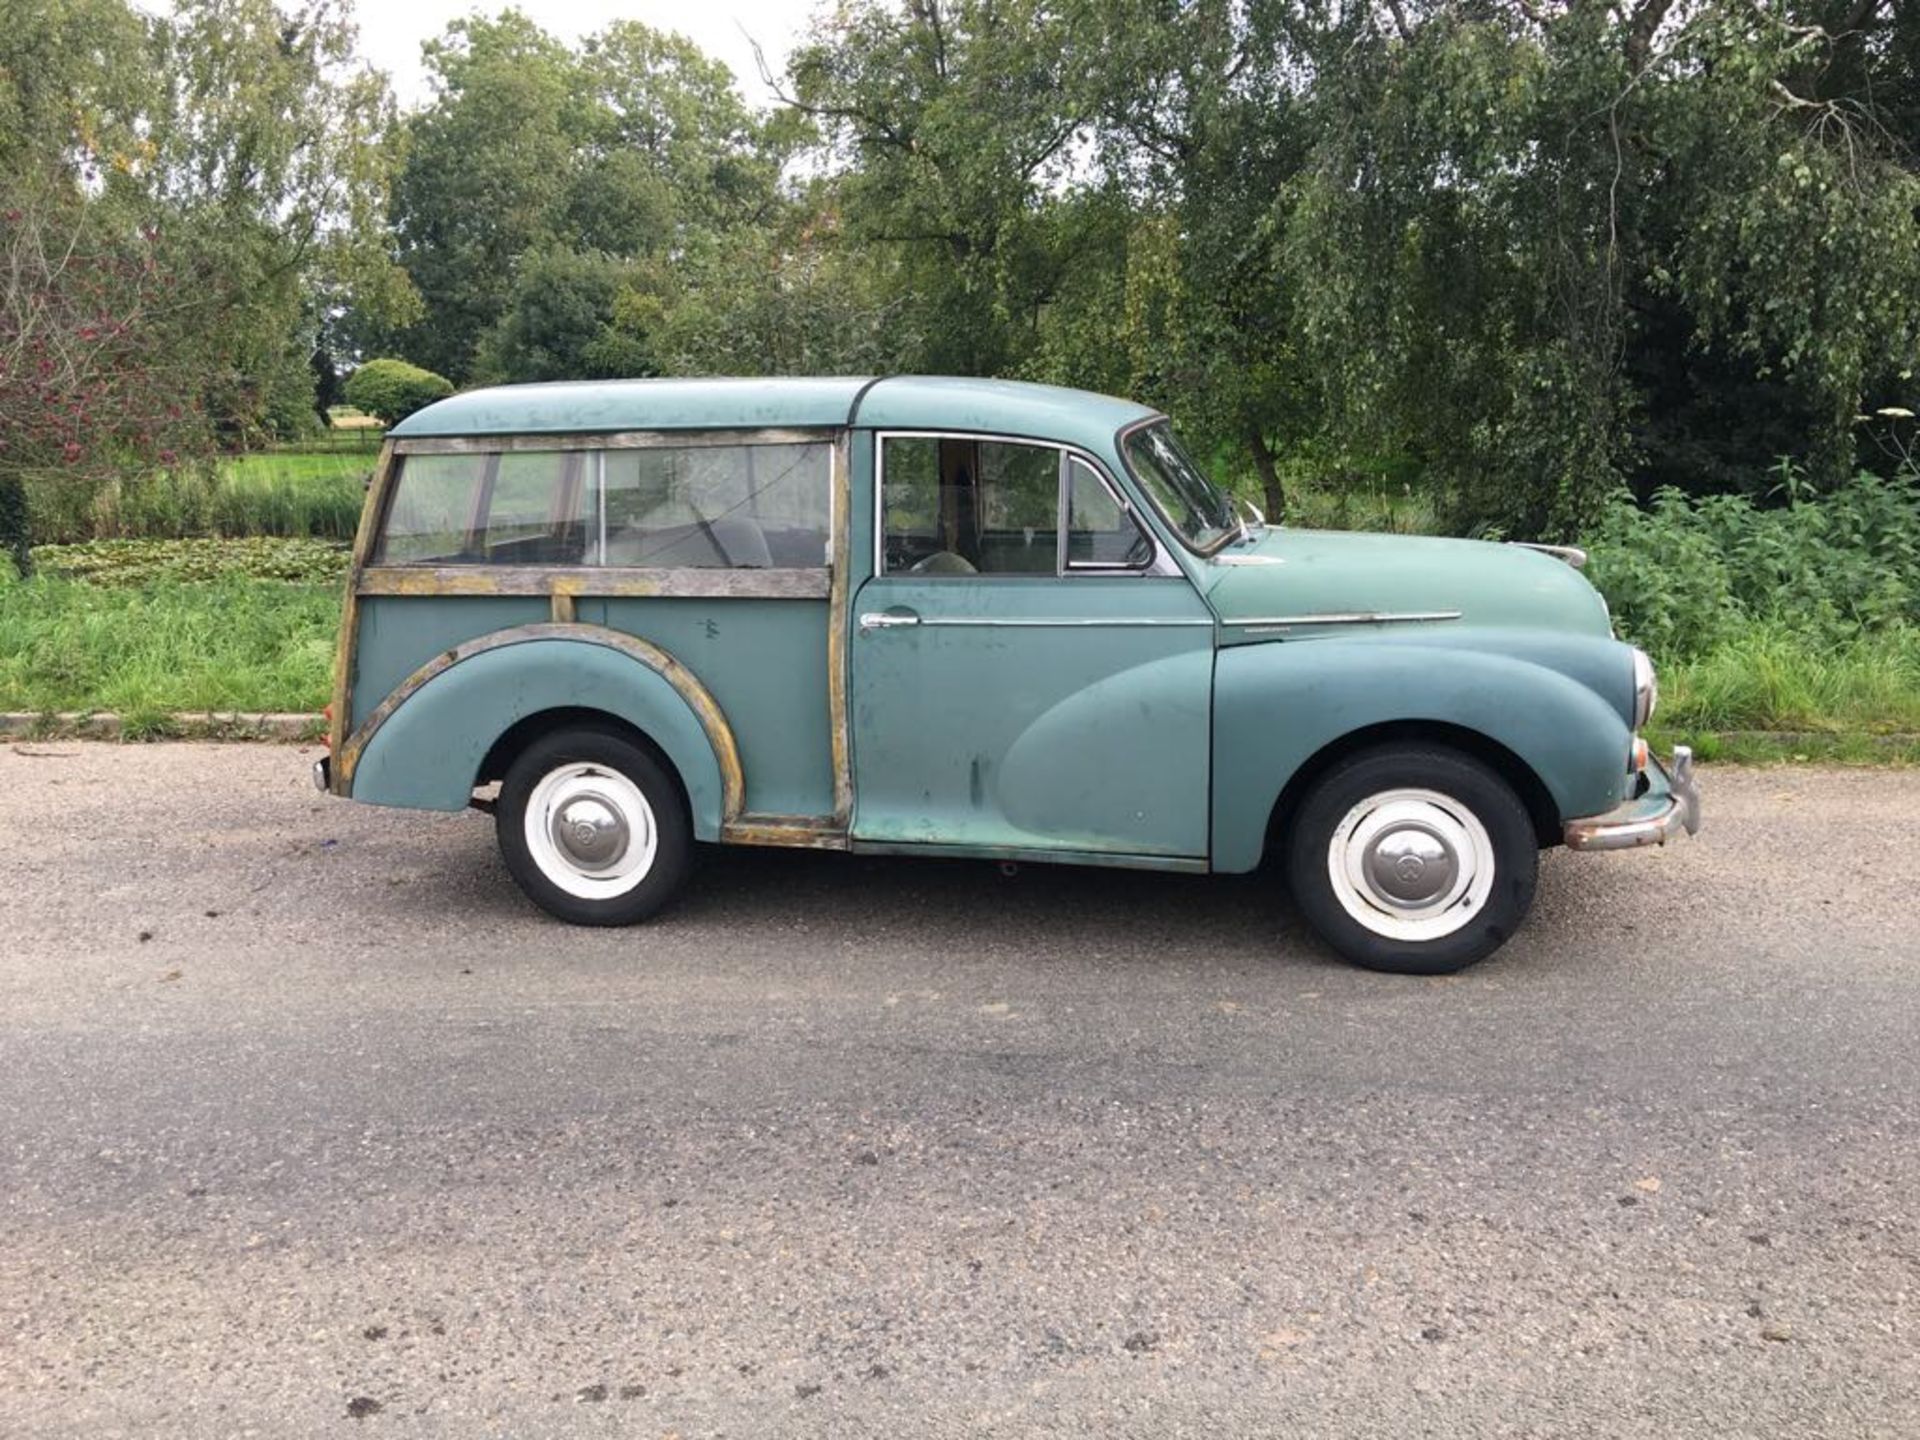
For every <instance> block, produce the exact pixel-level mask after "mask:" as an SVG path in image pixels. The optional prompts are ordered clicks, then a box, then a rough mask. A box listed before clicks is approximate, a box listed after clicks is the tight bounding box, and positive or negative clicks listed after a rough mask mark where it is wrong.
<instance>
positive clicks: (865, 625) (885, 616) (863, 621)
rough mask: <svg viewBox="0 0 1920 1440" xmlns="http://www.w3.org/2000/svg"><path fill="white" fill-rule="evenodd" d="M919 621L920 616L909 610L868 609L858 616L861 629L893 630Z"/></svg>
mask: <svg viewBox="0 0 1920 1440" xmlns="http://www.w3.org/2000/svg"><path fill="white" fill-rule="evenodd" d="M919 623H920V617H919V616H918V615H916V614H914V613H913V612H912V611H911V610H869V611H867V613H866V614H864V615H862V616H861V617H860V628H861V629H862V630H894V629H897V628H899V627H900V626H902V625H918V624H919Z"/></svg>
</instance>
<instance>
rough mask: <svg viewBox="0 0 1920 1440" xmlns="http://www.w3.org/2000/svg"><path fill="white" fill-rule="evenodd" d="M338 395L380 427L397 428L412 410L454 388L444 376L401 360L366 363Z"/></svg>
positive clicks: (352, 375) (448, 392) (448, 393)
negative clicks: (342, 396) (392, 426)
mask: <svg viewBox="0 0 1920 1440" xmlns="http://www.w3.org/2000/svg"><path fill="white" fill-rule="evenodd" d="M341 393H342V394H343V395H344V396H345V397H346V401H347V403H348V404H349V405H351V406H353V408H354V409H356V410H360V411H364V412H365V413H366V414H368V415H371V416H373V417H374V418H375V419H377V420H379V421H380V422H381V424H383V425H398V424H399V423H400V422H401V421H402V420H404V419H406V418H407V416H409V415H411V414H413V412H414V411H416V410H420V409H423V408H425V407H426V406H428V405H431V404H432V403H433V402H434V401H436V400H444V399H446V398H447V396H449V395H451V394H452V393H453V385H452V384H451V383H450V382H449V381H448V380H447V378H446V377H445V376H443V375H436V374H434V373H433V372H432V371H431V370H422V369H421V368H420V367H419V366H418V365H409V364H408V363H407V362H406V361H404V360H392V359H380V360H369V361H367V362H366V364H364V365H362V366H361V367H360V368H359V369H357V370H355V371H354V372H353V373H352V374H351V375H349V376H348V377H347V383H346V384H345V385H344V386H343V387H342V390H341Z"/></svg>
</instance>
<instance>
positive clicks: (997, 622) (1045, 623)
mask: <svg viewBox="0 0 1920 1440" xmlns="http://www.w3.org/2000/svg"><path fill="white" fill-rule="evenodd" d="M862 618H863V619H864V618H865V617H864V616H863V617H862ZM893 623H896V624H898V623H905V624H909V625H968V626H988V627H991V626H1003V625H1027V626H1038V627H1042V628H1048V627H1051V628H1062V627H1095V626H1097V627H1101V628H1105V629H1114V628H1132V627H1139V626H1148V625H1151V626H1156V627H1166V626H1172V627H1174V628H1181V627H1194V628H1197V627H1200V626H1205V627H1207V628H1208V629H1212V628H1213V621H1211V620H1156V619H1151V618H1147V617H1141V618H1138V619H1125V618H1122V619H1115V620H1109V619H1081V618H1078V617H1063V618H1061V619H1057V620H1055V619H1044V618H1042V619H1025V618H1019V619H988V618H986V617H984V616H983V617H980V618H977V619H976V618H974V617H971V616H953V617H951V618H937V619H932V620H929V619H926V618H925V617H922V618H921V619H919V620H909V621H904V622H902V621H896V622H893Z"/></svg>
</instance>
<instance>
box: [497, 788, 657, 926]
mask: <svg viewBox="0 0 1920 1440" xmlns="http://www.w3.org/2000/svg"><path fill="white" fill-rule="evenodd" d="M524 833H525V836H526V841H527V853H528V854H530V855H532V857H533V863H534V864H535V865H537V866H539V867H540V873H541V874H542V875H544V876H546V877H547V879H548V880H550V881H552V882H553V883H554V884H555V885H557V886H559V887H560V888H561V889H562V890H564V891H566V892H567V894H569V895H572V896H575V897H577V898H579V899H581V900H611V899H613V898H615V897H616V896H620V895H624V894H626V893H627V892H628V891H629V890H631V889H633V887H634V886H636V885H638V884H639V883H640V882H641V881H642V880H644V879H646V878H647V874H648V872H649V871H651V870H652V869H653V862H654V857H655V856H656V855H657V854H658V853H659V847H660V836H659V832H658V830H657V829H656V827H655V825H654V816H653V807H652V806H651V805H649V804H648V803H647V797H646V796H645V795H643V794H641V793H640V787H639V786H638V785H636V784H634V783H633V781H631V780H629V779H628V778H627V777H626V776H625V775H622V774H621V773H620V772H619V771H618V770H612V769H609V768H608V767H607V766H604V765H594V764H591V763H588V762H585V761H575V762H573V763H571V764H567V765H558V766H555V767H554V768H553V769H552V770H549V771H548V772H547V773H546V774H545V775H542V776H541V777H540V779H539V782H538V783H537V784H535V785H534V787H533V793H532V794H531V795H529V796H528V797H527V813H526V816H525V820H524Z"/></svg>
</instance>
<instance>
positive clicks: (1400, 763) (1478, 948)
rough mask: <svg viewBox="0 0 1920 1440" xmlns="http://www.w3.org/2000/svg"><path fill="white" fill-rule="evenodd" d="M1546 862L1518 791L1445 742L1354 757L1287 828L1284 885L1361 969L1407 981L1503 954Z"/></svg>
mask: <svg viewBox="0 0 1920 1440" xmlns="http://www.w3.org/2000/svg"><path fill="white" fill-rule="evenodd" d="M1539 860H1540V856H1539V840H1538V837H1537V835H1536V834H1535V831H1534V826H1533V822H1532V819H1531V818H1530V817H1529V816H1528V814H1527V809H1526V806H1524V805H1523V804H1521V802H1520V798H1519V797H1518V796H1517V795H1515V794H1514V792H1513V789H1512V787H1511V786H1509V785H1508V784H1507V782H1506V781H1505V780H1503V779H1501V777H1500V776H1499V775H1498V774H1496V773H1495V772H1494V771H1493V770H1492V769H1490V768H1489V767H1487V766H1486V765H1483V764H1482V763H1481V762H1480V761H1478V760H1475V759H1474V758H1472V757H1471V756H1468V755H1465V754H1462V753H1460V752H1458V751H1455V750H1449V749H1444V748H1441V747H1439V746H1427V745H1390V746H1382V747H1380V748H1379V749H1374V750H1368V751H1364V752H1362V753H1359V754H1356V755H1353V756H1350V757H1348V758H1347V759H1345V760H1343V761H1341V762H1340V763H1339V764H1337V765H1335V766H1334V768H1333V769H1332V770H1330V771H1328V773H1327V774H1326V775H1324V776H1322V777H1321V778H1320V779H1319V780H1318V781H1317V782H1316V783H1315V784H1314V786H1313V787H1312V789H1311V790H1309V791H1308V792H1307V794H1306V795H1305V796H1304V797H1303V798H1302V800H1301V802H1300V804H1299V806H1298V808H1297V809H1296V811H1295V813H1294V815H1293V817H1292V820H1291V824H1290V825H1289V828H1288V832H1287V848H1286V865H1287V879H1288V883H1289V886H1290V887H1291V889H1292V891H1293V896H1294V900H1295V902H1296V903H1297V904H1298V905H1299V906H1300V909H1301V911H1302V913H1303V914H1304V915H1305V916H1306V919H1307V921H1308V923H1309V924H1311V925H1312V926H1313V928H1314V929H1315V930H1316V931H1318V932H1319V933H1320V935H1321V936H1322V938H1324V939H1325V940H1326V941H1327V943H1328V944H1330V945H1332V946H1333V948H1334V949H1336V950H1338V951H1339V952H1340V953H1341V954H1342V955H1343V956H1345V957H1346V958H1347V959H1348V960H1351V961H1353V962H1354V963H1355V964H1357V965H1364V966H1366V967H1367V968H1368V969H1371V970H1388V971H1393V972H1395V973H1398V974H1404V975H1444V974H1447V973H1449V972H1451V971H1455V970H1460V969H1464V968H1465V967H1466V966H1468V965H1471V964H1473V963H1474V962H1475V961H1477V960H1482V959H1485V958H1486V957H1487V956H1488V955H1490V954H1492V953H1493V952H1494V951H1495V950H1497V949H1499V948H1500V946H1501V945H1502V944H1504V943H1505V942H1506V941H1507V939H1508V938H1509V937H1511V936H1512V934H1513V933H1514V931H1515V930H1517V929H1518V928H1519V927H1520V924H1521V922H1522V921H1524V920H1525V919H1526V915H1527V911H1528V910H1529V909H1530V908H1531V907H1532V904H1533V891H1534V884H1535V881H1536V879H1537V877H1538V874H1539Z"/></svg>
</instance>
